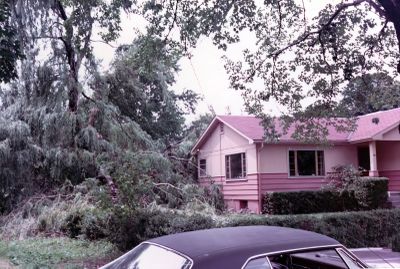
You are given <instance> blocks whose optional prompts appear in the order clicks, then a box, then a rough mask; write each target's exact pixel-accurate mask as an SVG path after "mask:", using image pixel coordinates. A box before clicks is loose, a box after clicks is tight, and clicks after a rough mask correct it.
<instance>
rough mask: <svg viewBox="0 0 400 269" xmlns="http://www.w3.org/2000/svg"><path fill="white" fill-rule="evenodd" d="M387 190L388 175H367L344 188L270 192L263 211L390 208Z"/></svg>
mask: <svg viewBox="0 0 400 269" xmlns="http://www.w3.org/2000/svg"><path fill="white" fill-rule="evenodd" d="M387 190H388V179H387V178H383V177H380V178H377V177H363V178H360V180H357V181H353V183H352V184H351V185H350V184H349V185H347V187H346V189H342V190H341V191H339V190H335V189H331V188H324V189H322V190H317V191H298V192H273V193H266V194H265V195H264V200H263V210H262V211H263V213H266V214H308V213H320V212H338V211H355V210H371V209H377V208H387V207H388V202H387V198H388V196H387ZM299 201H301V202H299Z"/></svg>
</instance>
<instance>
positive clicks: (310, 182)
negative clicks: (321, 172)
mask: <svg viewBox="0 0 400 269" xmlns="http://www.w3.org/2000/svg"><path fill="white" fill-rule="evenodd" d="M260 181H261V193H266V192H273V191H299V190H317V189H320V188H321V187H322V186H323V185H324V184H326V182H327V180H326V179H325V178H324V177H297V178H296V177H292V178H289V177H288V174H287V173H261V174H260Z"/></svg>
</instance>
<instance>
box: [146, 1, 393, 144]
mask: <svg viewBox="0 0 400 269" xmlns="http://www.w3.org/2000/svg"><path fill="white" fill-rule="evenodd" d="M311 4H312V2H311ZM148 8H149V9H151V10H153V11H154V12H152V13H151V14H153V15H152V16H148V17H149V19H150V21H151V22H158V24H154V25H155V26H154V31H155V32H158V33H159V34H160V36H163V37H165V38H167V39H168V38H169V37H171V34H170V33H171V29H172V28H174V27H176V28H179V29H180V36H179V40H180V41H181V42H180V44H181V45H182V47H183V48H184V49H187V50H189V49H190V47H191V46H194V45H195V43H196V40H197V38H198V37H199V36H201V35H207V36H209V37H211V38H212V39H213V41H214V43H215V44H216V45H217V46H218V47H220V48H222V49H226V48H229V45H230V44H232V43H236V42H238V41H239V40H240V37H241V35H242V33H246V36H249V35H250V36H252V37H253V38H254V40H255V44H254V45H253V44H251V45H249V47H248V48H246V49H245V50H244V51H243V55H242V57H240V56H239V55H235V57H233V58H232V59H229V58H228V57H226V64H225V66H226V69H227V71H228V74H229V77H230V85H231V87H232V88H233V89H235V90H237V91H240V92H241V93H242V96H243V98H244V100H245V106H246V109H247V111H248V112H250V113H252V114H255V115H257V116H259V117H261V118H263V119H264V121H263V122H264V123H265V128H266V136H267V137H271V136H275V133H274V131H273V130H271V128H272V127H273V124H272V120H271V119H270V117H268V115H266V114H265V113H264V107H265V105H266V104H267V102H268V101H270V100H275V101H277V102H278V103H279V104H280V105H283V106H284V107H285V113H284V115H283V116H284V117H283V118H285V119H286V120H288V121H291V122H292V123H293V122H297V123H298V124H300V125H302V123H304V122H306V121H308V122H312V123H313V124H312V125H313V126H311V125H310V127H312V128H314V127H315V125H320V127H322V128H324V127H326V126H323V125H324V124H327V123H328V122H327V121H321V120H320V119H321V118H326V117H330V116H334V110H335V109H334V108H335V107H336V106H337V102H338V100H339V98H340V93H341V91H342V90H343V88H344V86H345V85H346V84H347V83H348V81H349V80H351V79H352V78H354V77H359V76H362V75H365V74H370V73H376V72H381V71H382V70H387V71H388V72H390V73H391V75H393V76H395V75H397V73H398V72H399V71H400V67H399V66H400V64H399V62H400V60H399V59H400V57H399V55H400V54H399V47H400V42H399V41H400V19H399V18H400V16H399V15H400V3H398V2H397V1H392V0H347V1H340V2H338V3H337V4H327V5H326V6H325V7H324V8H322V9H321V10H320V11H319V13H318V14H317V15H316V16H315V17H314V18H312V19H310V18H309V14H310V11H309V10H307V8H308V7H307V5H306V4H305V2H304V1H297V0H283V1H282V0H279V1H278V0H267V1H262V2H257V1H252V0H242V1H235V0H232V1H201V2H196V3H192V2H191V1H172V0H171V1H163V2H162V4H154V5H148ZM154 14H155V15H154ZM160 21H161V22H162V23H161V24H160V23H159V22H160ZM189 51H190V50H189ZM310 103H312V109H306V110H304V109H305V107H306V106H307V104H310ZM303 112H307V117H304V113H303ZM311 112H313V113H311ZM310 118H311V119H313V120H311V121H310ZM336 127H337V128H338V129H342V128H341V127H342V124H341V126H339V125H338V126H336ZM300 129H304V128H298V130H300ZM306 129H308V128H306Z"/></svg>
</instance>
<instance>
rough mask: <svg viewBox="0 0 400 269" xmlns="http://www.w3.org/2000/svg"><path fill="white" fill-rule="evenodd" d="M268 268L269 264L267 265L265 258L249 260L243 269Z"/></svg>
mask: <svg viewBox="0 0 400 269" xmlns="http://www.w3.org/2000/svg"><path fill="white" fill-rule="evenodd" d="M270 268H271V264H270V263H269V260H268V258H266V257H262V258H257V259H254V260H251V261H249V262H248V263H247V264H246V267H245V269H270Z"/></svg>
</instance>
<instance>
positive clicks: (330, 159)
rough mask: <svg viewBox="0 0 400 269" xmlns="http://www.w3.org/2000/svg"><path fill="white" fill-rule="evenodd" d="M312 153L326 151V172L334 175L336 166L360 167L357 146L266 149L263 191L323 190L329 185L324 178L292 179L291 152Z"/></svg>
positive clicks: (261, 164) (262, 154)
mask: <svg viewBox="0 0 400 269" xmlns="http://www.w3.org/2000/svg"><path fill="white" fill-rule="evenodd" d="M291 149H293V150H299V149H312V150H323V151H324V160H325V172H326V173H329V172H330V171H332V167H334V166H336V165H343V164H352V165H354V166H357V162H358V161H357V147H356V146H354V145H337V146H334V147H328V148H321V147H315V146H314V147H313V146H303V145H264V147H262V148H261V149H260V152H259V167H260V181H261V182H260V189H261V193H265V192H267V191H296V190H313V189H319V188H320V187H321V186H322V185H323V184H325V183H326V180H325V178H324V177H321V176H315V177H312V176H307V177H290V176H289V156H288V154H289V153H288V152H289V150H291Z"/></svg>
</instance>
